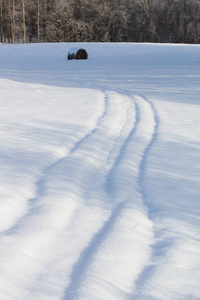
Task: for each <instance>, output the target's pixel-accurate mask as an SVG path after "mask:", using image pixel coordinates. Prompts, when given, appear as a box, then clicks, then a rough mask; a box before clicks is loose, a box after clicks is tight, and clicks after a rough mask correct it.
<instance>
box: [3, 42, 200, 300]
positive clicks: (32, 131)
mask: <svg viewBox="0 0 200 300" xmlns="http://www.w3.org/2000/svg"><path fill="white" fill-rule="evenodd" d="M72 46H74V47H81V48H85V49H86V50H87V51H88V54H89V59H88V60H85V61H76V60H72V61H68V60H67V51H68V49H69V48H71V47H72ZM0 88H1V93H0V104H1V109H0V145H1V147H0V165H1V168H0V230H1V232H0V299H2V300H11V299H16V300H27V299H30V300H126V299H127V300H128V299H131V300H133V299H136V300H172V299H174V300H183V299H188V300H195V299H196V300H197V299H198V300H199V299H200V289H199V280H200V46H199V45H159V44H157V45H154V44H124V43H119V44H114V43H113V44H106V43H105V44H102V43H96V44H95V43H94V44H93V43H90V44H87V43H86V44H29V45H0Z"/></svg>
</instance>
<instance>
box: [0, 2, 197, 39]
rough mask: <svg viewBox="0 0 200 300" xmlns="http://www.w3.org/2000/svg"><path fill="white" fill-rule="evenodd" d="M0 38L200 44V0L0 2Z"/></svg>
mask: <svg viewBox="0 0 200 300" xmlns="http://www.w3.org/2000/svg"><path fill="white" fill-rule="evenodd" d="M0 26H1V28H0V42H1V43H35V42H37V43H38V42H154V43H190V44H198V43H200V0H0Z"/></svg>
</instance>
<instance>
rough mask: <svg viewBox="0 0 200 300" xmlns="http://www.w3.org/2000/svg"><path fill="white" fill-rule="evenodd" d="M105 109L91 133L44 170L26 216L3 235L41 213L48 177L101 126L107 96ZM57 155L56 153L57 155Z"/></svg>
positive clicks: (36, 184) (36, 185) (18, 228)
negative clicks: (39, 209)
mask: <svg viewBox="0 0 200 300" xmlns="http://www.w3.org/2000/svg"><path fill="white" fill-rule="evenodd" d="M104 106H105V110H104V112H103V114H102V115H101V116H100V117H99V119H97V122H96V126H95V128H94V129H92V130H91V132H90V133H87V134H86V135H85V136H84V137H82V138H81V139H80V140H79V141H77V142H75V143H74V145H73V146H72V147H71V150H68V149H67V148H66V149H65V150H64V152H65V153H64V155H63V156H62V157H61V158H58V159H57V160H56V161H55V162H53V163H52V164H50V165H49V166H47V167H46V168H45V169H44V171H43V175H42V176H41V177H40V178H39V179H38V180H37V182H36V183H35V189H36V196H35V197H34V198H31V199H29V211H28V213H27V214H26V215H25V216H22V217H21V218H20V219H19V220H18V221H17V223H16V224H15V225H14V226H12V228H10V229H7V230H6V231H5V232H3V233H1V235H12V234H15V233H17V231H18V230H20V228H21V227H22V226H23V224H24V223H26V221H27V219H28V218H29V217H31V215H34V214H37V213H40V212H39V211H38V207H37V202H38V201H39V199H40V198H42V197H44V196H45V194H46V187H45V186H46V183H47V182H48V177H49V176H50V175H51V173H52V171H53V169H54V168H56V167H57V166H58V165H59V164H62V162H63V161H64V160H65V159H66V158H68V157H69V156H70V155H71V154H72V153H73V152H74V151H76V149H77V148H78V147H79V146H80V145H81V144H82V143H83V142H84V141H85V140H86V139H87V138H88V137H89V136H90V135H92V134H93V133H94V132H95V131H96V127H98V126H99V124H100V122H101V119H102V118H103V117H104V116H105V114H106V98H105V105H104ZM55 157H56V155H55Z"/></svg>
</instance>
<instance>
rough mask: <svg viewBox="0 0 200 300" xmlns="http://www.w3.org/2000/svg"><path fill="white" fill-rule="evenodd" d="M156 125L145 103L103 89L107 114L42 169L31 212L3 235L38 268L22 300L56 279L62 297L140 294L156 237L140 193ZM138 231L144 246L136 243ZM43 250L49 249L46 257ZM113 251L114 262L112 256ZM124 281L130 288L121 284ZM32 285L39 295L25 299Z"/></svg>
mask: <svg viewBox="0 0 200 300" xmlns="http://www.w3.org/2000/svg"><path fill="white" fill-rule="evenodd" d="M157 126H158V123H157V120H156V117H155V114H154V111H153V108H152V106H151V104H150V102H149V101H148V100H146V99H144V98H143V97H140V96H138V95H127V94H125V93H121V94H120V93H117V92H105V93H104V110H103V112H102V115H101V116H99V118H98V119H97V120H96V125H95V126H94V128H93V129H91V131H90V132H88V133H86V134H85V135H84V136H82V137H81V138H80V139H79V140H76V141H75V142H74V144H73V145H72V146H71V148H70V149H66V151H64V152H63V156H62V157H60V158H58V159H57V160H55V161H54V162H53V163H52V164H50V165H49V166H47V167H46V168H45V169H44V171H43V175H42V176H41V177H40V178H39V179H38V181H37V182H36V195H35V198H32V199H30V206H29V211H28V212H27V214H26V215H25V216H23V217H22V218H21V219H20V220H19V221H18V222H17V223H16V224H15V225H14V226H13V227H12V228H10V229H9V230H8V231H6V232H4V233H3V235H2V239H3V241H4V240H5V241H6V242H5V244H6V243H9V244H10V246H11V247H12V248H13V249H16V250H13V251H14V252H15V255H14V256H15V257H16V258H17V257H21V256H23V255H26V249H29V248H30V249H31V250H30V251H28V250H27V253H29V257H27V258H26V263H27V267H29V265H31V264H32V263H33V261H37V264H38V265H37V267H36V268H35V269H34V270H33V271H32V274H30V276H29V278H27V283H26V286H28V290H25V291H24V296H23V295H22V296H21V299H24V300H25V298H28V297H30V296H31V297H32V299H38V296H39V295H40V294H41V293H42V291H43V289H44V288H45V289H46V291H47V293H54V286H51V285H50V282H52V281H53V280H54V279H55V278H57V277H59V278H61V280H60V284H59V285H60V292H59V293H60V298H59V299H62V300H78V299H82V298H81V297H82V296H83V295H85V298H84V299H88V300H89V299H99V300H103V299H106V297H107V298H108V299H113V300H117V299H119V300H125V299H131V297H133V296H134V295H135V293H136V292H137V291H139V288H138V286H136V285H135V283H136V282H137V279H138V278H140V279H139V281H140V284H141V282H142V281H143V277H144V274H145V266H146V265H147V264H148V262H149V259H150V257H151V243H152V240H153V225H152V222H151V220H150V219H149V207H148V202H147V201H146V198H147V195H146V194H145V192H143V191H145V181H144V176H145V168H146V162H147V159H148V153H149V150H150V148H151V146H152V145H153V143H154V142H155V140H156V131H157ZM60 187H62V188H61V189H60ZM60 190H62V193H61V192H60ZM63 191H65V192H63ZM51 228H53V229H54V230H53V231H52V232H51ZM26 231H28V232H29V236H28V237H27V236H26ZM71 231H73V234H74V238H73V237H71V235H70V232H71ZM41 234H42V236H45V239H43V240H42V239H41ZM143 234H145V235H146V239H145V241H141V239H142V235H143ZM31 237H34V240H33V241H34V243H32V242H31ZM19 241H20V242H19ZM57 246H59V247H58V248H59V249H62V251H61V253H57V251H56V247H57ZM44 249H49V250H45V251H47V253H46V255H45V253H44ZM113 252H114V253H115V256H116V257H117V258H118V260H117V261H112V259H111V258H112V253H113ZM60 256H61V257H62V258H61V259H60ZM71 257H72V258H73V259H71ZM106 257H109V259H108V260H107V258H106ZM136 257H137V259H136ZM7 259H9V257H8V258H7ZM57 261H60V263H58V264H56V262H57ZM123 269H124V273H123V272H122V273H121V272H120V271H119V273H118V270H123ZM49 270H52V271H49ZM122 278H123V282H125V281H126V282H127V284H126V286H121V287H120V286H119V282H120V280H121V279H122ZM35 286H37V290H36V291H35V292H34V293H32V294H30V292H29V291H33V290H34V287H35ZM56 288H57V287H55V289H56ZM117 289H118V290H120V292H119V291H118V293H116V291H117ZM102 291H103V293H105V295H104V294H102ZM119 295H120V296H119Z"/></svg>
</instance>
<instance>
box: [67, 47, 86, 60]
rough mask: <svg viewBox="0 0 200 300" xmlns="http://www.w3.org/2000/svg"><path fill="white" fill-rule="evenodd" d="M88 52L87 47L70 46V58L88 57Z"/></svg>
mask: <svg viewBox="0 0 200 300" xmlns="http://www.w3.org/2000/svg"><path fill="white" fill-rule="evenodd" d="M87 58H88V54H87V51H86V50H85V49H82V48H81V49H79V48H70V49H69V51H68V59H87Z"/></svg>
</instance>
